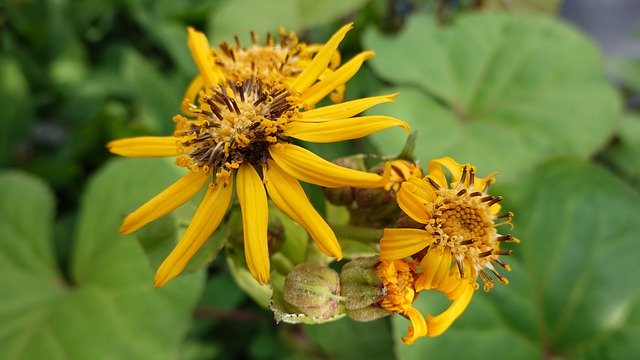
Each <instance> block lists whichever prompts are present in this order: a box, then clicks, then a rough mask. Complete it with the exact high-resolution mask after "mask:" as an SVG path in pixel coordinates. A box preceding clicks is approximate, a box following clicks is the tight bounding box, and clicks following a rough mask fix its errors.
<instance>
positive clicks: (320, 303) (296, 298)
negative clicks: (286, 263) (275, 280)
mask: <svg viewBox="0 0 640 360" xmlns="http://www.w3.org/2000/svg"><path fill="white" fill-rule="evenodd" d="M283 297H284V300H285V301H286V302H287V303H289V304H290V305H293V306H295V307H296V308H298V309H299V310H300V311H301V312H302V313H304V314H305V315H307V316H311V317H316V318H323V319H328V318H330V317H332V316H334V315H336V313H337V311H338V304H339V302H340V278H339V275H338V273H337V272H335V271H334V270H333V269H330V268H328V267H324V266H321V265H317V264H310V263H303V264H298V265H296V266H295V267H294V268H293V269H291V272H289V274H288V275H287V277H286V278H285V279H284V288H283Z"/></svg>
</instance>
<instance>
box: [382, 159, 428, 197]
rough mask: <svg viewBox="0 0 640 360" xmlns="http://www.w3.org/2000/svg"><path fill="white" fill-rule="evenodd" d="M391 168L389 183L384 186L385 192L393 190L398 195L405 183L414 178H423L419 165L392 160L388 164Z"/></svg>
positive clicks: (406, 161)
mask: <svg viewBox="0 0 640 360" xmlns="http://www.w3.org/2000/svg"><path fill="white" fill-rule="evenodd" d="M388 163H389V166H390V167H391V176H390V178H389V182H388V183H387V184H386V185H385V186H384V188H385V190H387V191H389V190H393V193H394V194H396V193H398V190H400V186H401V185H402V183H403V182H405V181H407V180H408V179H410V178H412V177H422V170H421V169H420V166H418V164H416V163H414V162H411V161H408V160H401V159H398V160H391V161H389V162H388Z"/></svg>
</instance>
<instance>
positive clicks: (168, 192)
mask: <svg viewBox="0 0 640 360" xmlns="http://www.w3.org/2000/svg"><path fill="white" fill-rule="evenodd" d="M207 179H209V175H208V174H205V173H203V172H197V173H196V172H191V171H189V172H188V173H187V174H186V175H185V176H183V177H182V178H181V179H180V180H178V181H176V182H175V183H174V184H173V185H171V186H169V187H168V188H166V189H165V190H164V191H163V192H161V193H160V194H158V195H156V196H155V197H154V198H153V199H151V200H149V201H147V202H146V203H145V204H144V205H142V206H140V207H139V208H138V209H137V210H136V211H134V212H132V213H131V214H129V215H128V216H127V217H126V218H125V219H124V222H123V223H122V226H121V227H120V232H121V233H122V234H130V233H132V232H134V231H136V230H138V229H140V228H141V227H143V226H145V225H146V224H148V223H150V222H152V221H154V220H157V219H159V218H161V217H163V216H165V215H166V214H168V213H170V212H171V211H173V210H175V209H176V208H178V207H179V206H180V205H182V204H184V203H185V202H186V201H187V200H189V199H191V198H192V197H193V196H194V195H195V194H196V193H197V192H198V190H200V188H201V187H202V185H204V183H205V182H206V181H207Z"/></svg>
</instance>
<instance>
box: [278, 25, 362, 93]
mask: <svg viewBox="0 0 640 360" xmlns="http://www.w3.org/2000/svg"><path fill="white" fill-rule="evenodd" d="M351 28H353V23H349V24H347V25H345V26H343V27H342V28H340V30H338V31H337V32H336V33H335V34H334V35H333V36H332V37H331V39H329V41H327V42H326V43H325V44H324V46H323V47H322V48H321V49H320V51H318V53H317V54H316V56H314V57H313V60H311V63H309V65H308V66H307V67H306V68H305V69H304V70H303V71H302V72H301V73H300V75H298V76H297V77H296V79H295V80H294V81H293V83H292V84H291V86H292V88H293V90H294V91H297V92H298V93H303V92H304V91H305V90H307V89H308V88H309V87H310V86H311V85H312V84H313V83H314V82H315V81H316V80H317V79H318V77H320V75H322V73H324V71H325V69H326V68H327V65H329V62H330V61H331V59H332V58H333V57H334V54H335V52H336V50H337V49H338V45H340V43H341V42H342V39H344V37H345V35H346V34H347V32H348V31H349V30H351Z"/></svg>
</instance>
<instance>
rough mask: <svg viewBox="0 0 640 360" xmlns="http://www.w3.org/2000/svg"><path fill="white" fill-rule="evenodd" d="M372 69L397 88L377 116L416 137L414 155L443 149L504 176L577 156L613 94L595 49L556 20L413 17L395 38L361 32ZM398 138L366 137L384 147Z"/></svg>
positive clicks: (390, 134)
mask: <svg viewBox="0 0 640 360" xmlns="http://www.w3.org/2000/svg"><path fill="white" fill-rule="evenodd" d="M364 42H365V44H366V47H367V48H369V49H372V50H375V51H376V53H377V56H376V57H375V58H373V59H372V60H370V64H371V65H372V66H373V68H374V70H375V71H376V72H377V73H378V74H379V75H380V76H382V77H383V78H385V79H387V80H388V81H390V82H392V83H394V84H396V86H397V87H396V88H394V89H392V90H391V91H398V92H400V96H399V97H398V101H397V103H396V104H395V105H396V106H394V107H385V109H384V110H383V111H384V112H385V113H387V114H390V115H393V116H397V117H400V118H402V119H404V120H406V121H408V122H409V123H410V124H411V125H412V127H413V129H414V130H417V131H418V133H419V141H418V143H417V146H416V156H417V157H418V158H420V159H423V160H427V159H430V158H434V157H440V156H443V155H450V156H454V157H456V158H458V159H459V160H461V161H469V162H472V163H475V164H476V165H478V166H479V167H481V168H486V169H491V170H492V171H493V170H497V171H499V172H500V174H501V177H502V179H503V180H505V179H507V180H512V179H514V178H515V177H517V176H518V175H521V174H523V173H524V172H526V171H528V170H530V169H531V168H532V166H534V165H535V164H537V163H539V162H541V161H543V160H544V159H546V158H549V157H551V156H557V155H567V154H571V155H575V156H578V157H580V158H586V157H588V156H589V155H591V154H593V152H594V151H596V150H598V149H599V148H600V147H601V146H602V145H603V144H604V143H605V141H606V140H607V139H608V138H609V136H610V135H611V133H612V131H613V127H614V121H615V119H616V116H617V113H618V110H619V101H618V97H617V95H616V93H615V91H614V90H613V88H612V87H611V86H610V85H608V83H607V81H606V79H605V77H604V74H603V70H602V63H601V62H602V61H601V58H600V55H599V54H598V51H597V49H596V47H595V46H594V45H593V44H592V43H591V42H590V41H589V40H587V39H585V38H584V37H583V36H582V35H580V34H579V33H577V32H576V31H575V30H573V29H571V28H569V27H568V26H566V25H564V24H562V23H560V22H558V21H557V20H554V19H550V18H543V17H535V16H533V15H498V14H493V15H491V14H483V15H468V16H463V17H460V18H459V19H458V21H456V23H455V24H453V25H452V26H450V27H446V28H441V27H439V26H438V25H437V24H435V22H434V20H432V19H431V18H426V17H422V16H416V17H414V18H412V19H411V21H410V22H409V23H408V24H407V27H406V28H405V29H404V31H403V32H402V33H401V34H400V35H398V36H396V37H387V36H383V35H381V34H380V33H379V32H377V31H375V30H373V29H370V31H368V32H367V33H366V34H365V37H364ZM404 136H405V135H404V134H401V132H400V131H397V129H395V130H388V131H385V132H381V133H378V134H376V135H374V136H373V141H374V143H375V144H376V145H377V146H378V147H379V148H380V149H381V150H382V151H383V152H385V153H387V154H395V153H397V152H398V151H399V150H400V147H401V146H402V145H401V144H402V143H403V139H404Z"/></svg>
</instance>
